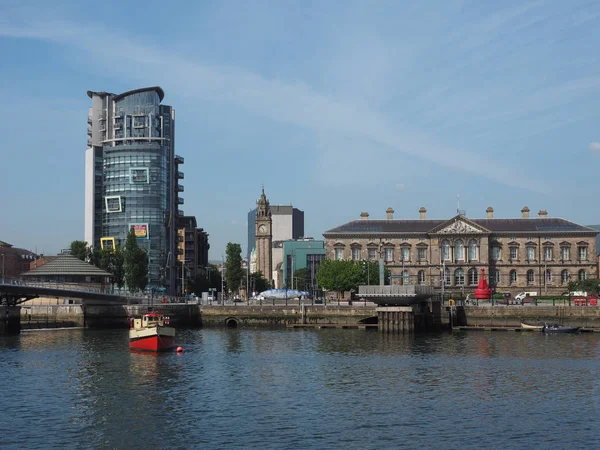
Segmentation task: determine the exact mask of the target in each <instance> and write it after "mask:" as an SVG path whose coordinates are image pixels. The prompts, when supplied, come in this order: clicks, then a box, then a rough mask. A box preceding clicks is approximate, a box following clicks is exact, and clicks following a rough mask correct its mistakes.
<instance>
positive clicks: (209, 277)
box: [188, 264, 221, 295]
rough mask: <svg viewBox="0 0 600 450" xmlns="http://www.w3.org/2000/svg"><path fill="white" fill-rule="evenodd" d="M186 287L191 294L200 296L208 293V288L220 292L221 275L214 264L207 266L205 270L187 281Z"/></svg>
mask: <svg viewBox="0 0 600 450" xmlns="http://www.w3.org/2000/svg"><path fill="white" fill-rule="evenodd" d="M188 286H189V289H190V291H191V292H193V293H194V294H196V295H201V293H202V292H208V290H209V289H210V288H216V289H218V290H219V291H220V290H221V273H220V272H219V269H218V268H217V266H215V265H214V264H209V265H208V266H207V267H206V270H203V271H200V273H199V274H198V275H197V276H196V278H194V279H191V280H189V282H188Z"/></svg>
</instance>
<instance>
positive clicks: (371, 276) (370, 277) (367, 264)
mask: <svg viewBox="0 0 600 450" xmlns="http://www.w3.org/2000/svg"><path fill="white" fill-rule="evenodd" d="M359 264H360V265H361V267H362V270H363V273H364V279H363V281H362V282H361V284H370V285H378V284H379V263H378V262H377V261H361V262H360V263H359ZM383 279H384V284H390V270H389V269H388V268H387V267H384V268H383Z"/></svg>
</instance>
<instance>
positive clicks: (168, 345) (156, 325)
mask: <svg viewBox="0 0 600 450" xmlns="http://www.w3.org/2000/svg"><path fill="white" fill-rule="evenodd" d="M168 325H169V317H168V316H165V315H163V314H159V313H155V312H152V311H148V312H147V313H146V314H144V315H143V316H142V317H136V318H129V348H131V349H132V350H147V351H151V352H161V351H166V350H170V349H172V348H173V347H174V346H175V328H173V327H170V326H168Z"/></svg>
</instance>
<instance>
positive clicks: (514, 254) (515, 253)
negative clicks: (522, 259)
mask: <svg viewBox="0 0 600 450" xmlns="http://www.w3.org/2000/svg"><path fill="white" fill-rule="evenodd" d="M510 259H511V260H515V261H516V260H518V259H519V247H510Z"/></svg>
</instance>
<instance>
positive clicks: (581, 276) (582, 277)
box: [577, 269, 586, 281]
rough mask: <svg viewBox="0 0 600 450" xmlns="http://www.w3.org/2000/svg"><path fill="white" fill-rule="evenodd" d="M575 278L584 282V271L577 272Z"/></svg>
mask: <svg viewBox="0 0 600 450" xmlns="http://www.w3.org/2000/svg"><path fill="white" fill-rule="evenodd" d="M577 278H578V279H579V281H585V278H586V274H585V270H583V269H581V270H580V271H579V273H578V274H577Z"/></svg>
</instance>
